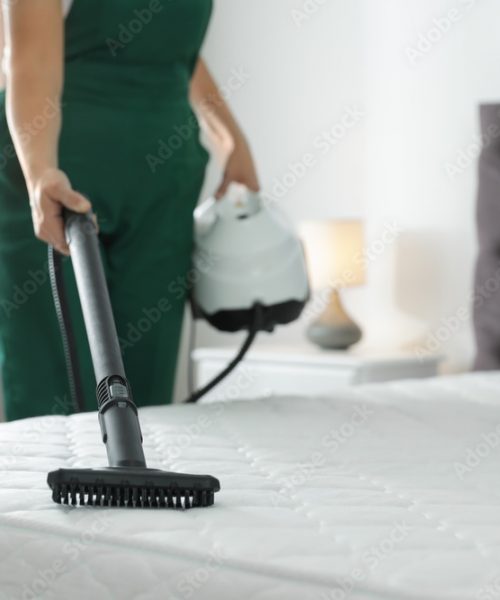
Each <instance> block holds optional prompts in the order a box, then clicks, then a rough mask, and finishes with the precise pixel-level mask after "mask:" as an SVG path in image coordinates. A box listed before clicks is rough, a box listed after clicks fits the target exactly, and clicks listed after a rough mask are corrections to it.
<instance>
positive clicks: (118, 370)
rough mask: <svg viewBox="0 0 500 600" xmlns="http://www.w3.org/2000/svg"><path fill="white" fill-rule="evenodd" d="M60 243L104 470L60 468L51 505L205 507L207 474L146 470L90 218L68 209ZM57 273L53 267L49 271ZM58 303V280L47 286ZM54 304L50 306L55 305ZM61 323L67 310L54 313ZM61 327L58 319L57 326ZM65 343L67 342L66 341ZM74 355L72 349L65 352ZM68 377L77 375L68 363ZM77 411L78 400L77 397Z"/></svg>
mask: <svg viewBox="0 0 500 600" xmlns="http://www.w3.org/2000/svg"><path fill="white" fill-rule="evenodd" d="M64 217H65V230H66V238H67V240H68V244H69V247H70V250H71V261H72V264H73V270H74V272H75V278H76V283H77V288H78V295H79V297H80V304H81V307H82V312H83V317H84V321H85V329H86V331H87V337H88V341H89V346H90V351H91V354H92V364H93V367H94V373H95V377H96V382H97V404H98V408H99V412H98V417H99V424H100V426H101V434H102V441H103V442H104V444H105V445H106V452H107V455H108V465H109V466H108V467H105V468H102V469H97V470H96V469H71V468H70V469H59V470H57V471H52V472H51V473H49V475H48V477H47V483H48V484H49V486H50V488H51V489H52V499H53V500H54V502H57V503H58V504H67V505H73V506H74V505H77V504H80V505H84V506H86V505H89V506H126V507H131V508H179V509H187V508H195V507H205V506H211V505H212V504H213V503H214V494H215V492H218V491H219V490H220V483H219V481H218V480H217V479H216V478H215V477H212V476H211V475H189V474H185V473H172V472H169V471H160V470H157V469H148V468H147V466H146V459H145V457H144V451H143V448H142V434H141V428H140V425H139V416H138V413H137V407H136V405H135V404H134V401H133V398H132V391H131V389H130V384H129V382H128V381H127V378H126V376H125V369H124V366H123V361H122V356H121V351H120V346H119V343H118V335H117V333H116V327H115V322H114V318H113V312H112V309H111V302H110V299H109V294H108V288H107V285H106V279H105V276H104V269H103V266H102V261H101V256H100V251H99V244H98V240H97V228H96V226H95V223H94V221H93V219H92V215H90V214H88V215H80V214H76V213H71V212H67V213H65V215H64ZM52 272H53V273H56V272H57V269H56V268H54V269H52V270H51V273H52ZM53 284H54V285H53V287H54V288H55V289H56V292H62V293H58V300H60V301H62V302H63V303H64V298H65V295H64V290H63V289H62V279H61V277H59V278H57V281H53ZM56 305H57V303H56ZM60 314H61V315H62V317H63V319H62V320H63V321H64V319H67V316H65V315H67V314H68V311H67V310H63V311H60ZM66 325H67V323H65V322H63V323H62V326H63V328H64V327H65V326H66ZM68 339H70V340H71V338H68ZM68 355H70V356H75V354H74V353H73V352H71V353H68ZM71 367H72V368H71V369H70V370H69V375H70V376H71V374H72V373H74V372H76V370H77V365H74V364H72V365H71ZM78 404H79V405H80V406H83V405H84V403H83V401H82V399H81V398H80V399H79V403H78Z"/></svg>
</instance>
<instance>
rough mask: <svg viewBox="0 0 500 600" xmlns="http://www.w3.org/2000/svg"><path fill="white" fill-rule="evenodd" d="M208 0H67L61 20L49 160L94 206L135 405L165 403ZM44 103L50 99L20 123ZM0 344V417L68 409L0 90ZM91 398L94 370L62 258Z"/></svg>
mask: <svg viewBox="0 0 500 600" xmlns="http://www.w3.org/2000/svg"><path fill="white" fill-rule="evenodd" d="M211 8H212V2H211V0H150V1H148V0H142V1H141V0H75V1H74V4H73V7H72V9H71V12H70V14H69V16H68V18H67V20H66V23H65V35H66V37H65V44H66V48H65V53H66V54H65V84H64V94H63V126H62V131H61V137H60V145H59V160H60V167H61V169H62V170H64V171H65V172H66V173H67V174H68V176H69V178H70V180H71V182H72V184H73V187H74V188H75V189H76V190H78V191H80V192H82V193H83V194H85V195H86V196H87V197H88V198H89V199H90V200H91V202H92V204H93V207H94V210H95V212H96V213H97V216H98V221H99V227H100V240H101V246H102V255H103V260H104V264H105V269H106V275H107V280H108V285H109V291H110V295H111V301H112V304H113V308H114V314H115V319H116V325H117V329H118V335H119V337H120V344H121V348H122V352H123V359H124V363H125V368H126V371H127V375H128V377H129V379H130V382H131V385H132V389H133V392H134V400H135V401H136V402H137V404H138V405H140V406H141V405H152V404H163V403H167V402H170V401H171V398H172V390H173V384H174V378H175V371H176V362H177V352H178V347H179V338H180V331H181V325H182V319H183V311H184V305H185V300H186V295H187V293H188V290H189V286H190V281H191V280H192V277H191V276H190V275H191V274H190V269H191V249H192V237H193V236H192V234H193V217H192V214H193V209H194V207H195V205H196V203H197V201H198V197H199V194H200V190H201V186H202V184H203V179H204V173H205V167H206V164H207V160H208V155H207V152H206V151H205V150H204V148H203V147H202V146H201V144H200V142H199V126H198V123H197V121H196V118H195V117H194V114H193V112H192V109H191V107H190V104H189V101H188V88H189V82H190V78H191V76H192V72H193V69H194V66H195V64H196V60H197V57H198V52H199V49H200V46H201V44H202V41H203V38H204V35H205V32H206V28H207V25H208V22H209V18H210V13H211ZM51 115H53V107H52V106H51V105H50V102H47V106H44V108H43V111H42V114H41V115H37V118H36V119H34V121H33V123H30V124H27V128H28V129H29V131H28V133H30V132H31V134H32V135H36V132H37V131H39V130H40V128H41V127H43V126H44V123H46V120H47V119H50V118H51ZM0 151H1V152H2V154H1V155H0V303H1V305H0V352H1V356H0V359H1V367H2V381H3V390H4V407H5V413H6V417H7V418H8V419H18V418H23V417H31V416H37V415H44V414H69V413H71V412H73V409H74V407H73V405H72V402H71V399H70V396H69V389H68V384H67V379H66V371H65V364H64V356H63V350H62V344H61V340H60V335H59V329H58V324H57V321H56V317H55V312H54V307H53V303H52V297H51V292H50V284H49V281H48V274H47V248H46V245H45V244H44V243H42V242H40V241H39V240H37V239H36V238H35V237H34V234H33V226H32V222H31V215H30V209H29V202H28V194H27V190H26V186H25V182H24V179H23V176H22V173H21V169H20V166H19V162H18V160H17V158H16V156H15V152H14V151H13V146H12V140H11V138H10V135H9V132H8V128H7V122H6V116H5V103H4V96H2V97H1V98H0ZM64 268H65V274H66V280H67V281H68V286H69V292H68V293H69V296H70V309H71V313H72V316H73V322H74V327H75V333H76V336H77V340H78V350H79V356H80V363H81V368H82V376H83V380H84V385H85V396H86V398H85V400H86V408H87V409H88V410H95V408H96V401H95V380H94V376H93V370H92V365H91V361H90V353H89V348H88V343H87V339H86V335H85V329H84V326H83V319H82V317H81V312H80V307H79V302H78V297H77V293H76V286H75V283H74V279H73V274H72V270H71V265H70V261H69V259H68V260H67V261H66V262H65V265H64Z"/></svg>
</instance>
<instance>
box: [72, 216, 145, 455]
mask: <svg viewBox="0 0 500 600" xmlns="http://www.w3.org/2000/svg"><path fill="white" fill-rule="evenodd" d="M65 222H66V239H67V242H68V245H69V247H70V250H71V261H72V263H73V270H74V272H75V278H76V284H77V287H78V295H79V297H80V303H81V307H82V312H83V318H84V321H85V328H86V331H87V337H88V341H89V346H90V352H91V355H92V364H93V366H94V373H95V378H96V383H97V399H98V408H99V422H100V425H101V430H102V436H103V442H104V443H105V444H106V451H107V453H108V460H109V465H110V466H111V467H125V466H127V467H145V466H146V460H145V458H144V452H143V450H142V435H141V430H140V426H139V419H138V417H137V408H136V406H135V404H134V402H133V401H132V394H131V390H130V385H129V383H128V381H127V378H126V376H125V369H124V366H123V360H122V356H121V351H120V346H119V343H118V335H117V333H116V326H115V321H114V318H113V311H112V309H111V302H110V299H109V293H108V288H107V285H106V278H105V275H104V268H103V265H102V260H101V256H100V250H99V243H98V239H97V228H96V225H95V223H94V220H93V218H92V216H91V215H90V214H85V215H81V214H77V213H67V216H66V220H65Z"/></svg>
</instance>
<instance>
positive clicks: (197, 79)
mask: <svg viewBox="0 0 500 600" xmlns="http://www.w3.org/2000/svg"><path fill="white" fill-rule="evenodd" d="M191 102H192V103H193V106H194V108H195V110H196V112H197V113H198V114H199V115H200V117H201V119H203V121H204V122H205V124H206V126H207V128H208V131H209V137H210V138H211V139H212V141H213V142H214V145H215V147H216V150H217V151H218V154H219V156H220V157H221V158H222V160H224V162H225V170H224V177H223V180H222V183H221V184H220V186H219V188H218V190H217V192H216V197H217V198H220V197H221V196H223V195H224V193H225V192H226V190H227V188H228V186H229V184H230V183H232V182H236V183H243V184H245V185H246V186H247V187H248V188H249V189H251V190H253V191H258V190H259V187H260V186H259V180H258V177H257V172H256V169H255V164H254V161H253V158H252V153H251V151H250V147H249V145H248V142H247V141H246V138H245V136H244V134H243V132H242V131H241V129H240V127H239V125H238V123H237V122H236V119H235V118H234V116H233V114H232V113H231V110H230V109H229V107H228V105H227V103H226V102H225V100H224V98H223V97H222V95H221V93H220V91H219V89H218V87H217V84H216V83H215V81H214V80H213V78H212V76H211V75H210V72H209V70H208V69H207V66H206V64H205V62H204V61H203V60H202V59H200V60H199V61H198V64H197V66H196V69H195V72H194V74H193V79H192V81H191Z"/></svg>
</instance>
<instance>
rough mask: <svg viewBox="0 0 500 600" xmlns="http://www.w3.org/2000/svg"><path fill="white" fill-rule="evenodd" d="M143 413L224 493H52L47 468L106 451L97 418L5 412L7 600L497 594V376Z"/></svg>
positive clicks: (178, 458)
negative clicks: (105, 498)
mask: <svg viewBox="0 0 500 600" xmlns="http://www.w3.org/2000/svg"><path fill="white" fill-rule="evenodd" d="M141 417H142V423H143V430H144V434H145V440H146V452H147V455H148V457H149V458H150V462H151V466H160V467H162V468H165V469H173V470H181V471H187V472H201V473H210V474H213V475H215V476H218V477H219V478H220V480H221V484H222V491H221V492H220V493H219V494H217V495H216V504H215V506H213V507H211V508H209V509H194V510H191V511H185V512H180V511H179V512H177V511H169V510H158V509H156V510H155V509H150V510H139V509H136V510H133V509H107V508H102V509H101V508H99V509H95V508H86V507H85V508H70V507H60V506H57V505H55V504H53V503H52V501H51V497H50V493H49V490H48V489H47V488H46V484H45V478H46V473H47V471H49V470H51V469H55V468H58V467H61V466H69V465H72V466H99V465H104V464H105V451H104V447H103V446H102V444H101V443H100V439H99V430H98V425H97V421H96V416H95V415H94V414H87V415H82V416H73V417H69V418H64V417H48V418H40V419H32V420H26V421H20V422H17V423H11V424H3V425H0V465H1V467H2V468H1V471H0V473H1V475H0V532H1V535H0V581H1V586H0V598H2V600H3V599H4V598H8V599H9V600H10V599H12V598H22V599H23V600H25V599H28V598H37V599H38V598H58V599H59V598H72V599H80V598H82V599H83V598H85V599H88V598H93V599H94V600H97V599H99V600H100V599H108V598H109V599H115V598H126V599H128V598H134V599H141V600H146V599H153V598H154V599H157V598H169V599H170V598H173V599H187V598H200V599H210V600H219V599H234V598H242V599H254V600H269V599H274V598H276V599H277V598H280V599H281V598H283V599H286V600H295V599H300V600H309V599H310V600H312V599H315V600H316V599H317V600H338V599H346V598H350V599H359V600H368V599H375V598H376V599H382V600H390V599H392V598H397V599H401V600H404V599H407V598H408V599H409V598H412V599H418V600H425V599H429V600H431V599H432V600H440V599H444V598H446V599H451V598H453V599H464V600H474V599H476V598H477V599H479V600H483V599H484V600H487V599H488V598H498V597H499V590H500V425H499V424H500V375H499V374H492V375H466V376H460V377H450V378H442V379H435V380H422V381H418V382H417V381H415V382H411V381H406V382H401V383H393V384H385V385H370V386H364V387H358V388H349V389H346V390H345V391H344V392H341V393H339V394H338V395H336V396H335V397H332V398H324V399H320V398H280V399H279V398H275V399H269V400H263V401H252V402H237V403H232V404H231V403H226V404H223V403H220V404H208V405H198V406H178V407H164V408H151V409H144V410H142V411H141ZM473 464H474V466H472V465H473ZM460 465H462V466H460ZM469 465H470V466H469ZM488 590H490V591H491V590H496V592H495V593H496V595H488V594H490V591H488Z"/></svg>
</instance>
